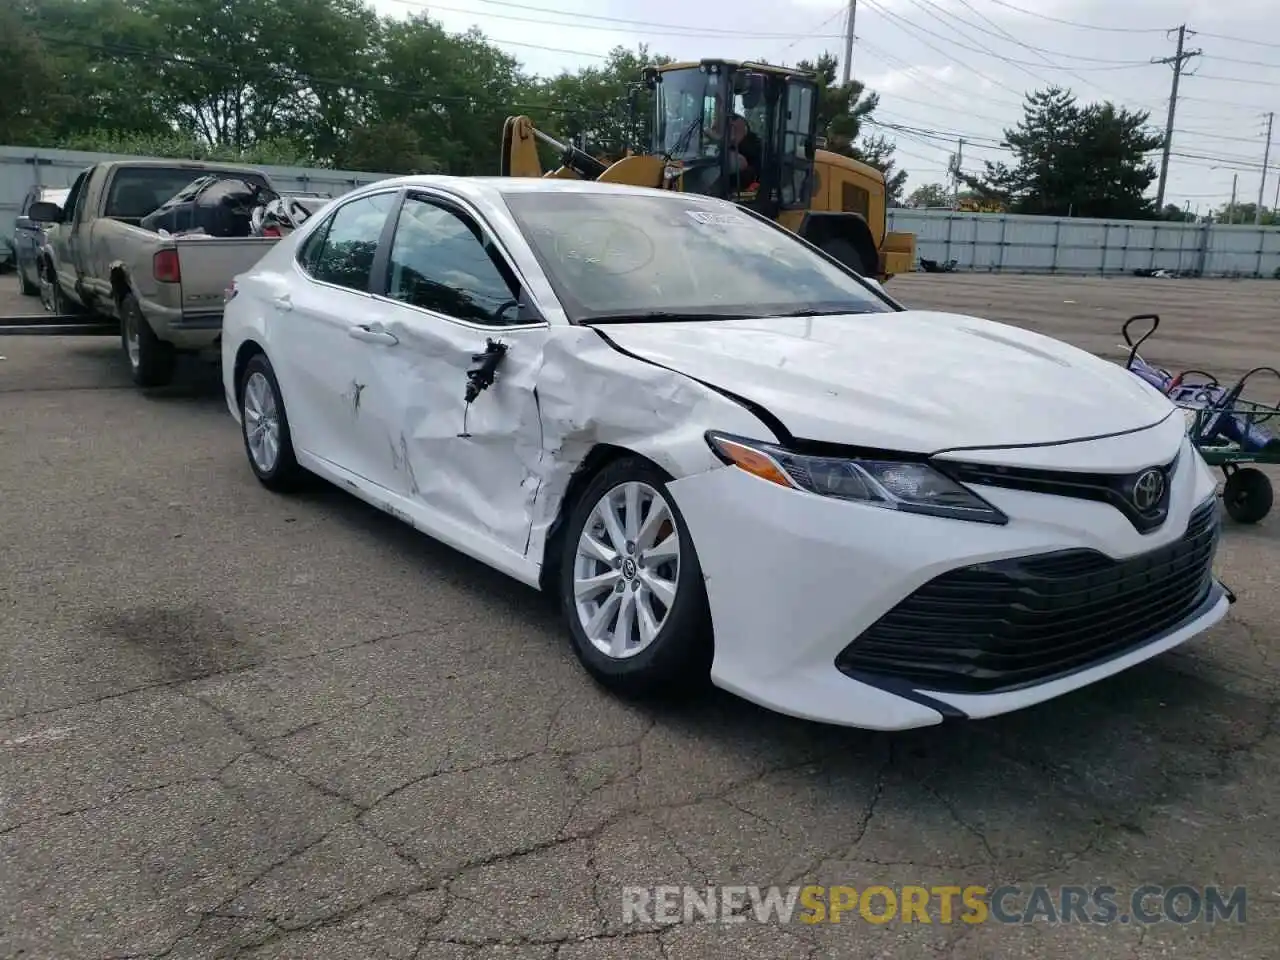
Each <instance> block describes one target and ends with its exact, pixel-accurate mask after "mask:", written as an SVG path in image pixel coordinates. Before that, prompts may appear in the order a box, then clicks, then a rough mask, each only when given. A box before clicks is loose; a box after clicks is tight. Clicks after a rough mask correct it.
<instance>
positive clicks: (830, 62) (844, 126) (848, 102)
mask: <svg viewBox="0 0 1280 960" xmlns="http://www.w3.org/2000/svg"><path fill="white" fill-rule="evenodd" d="M838 65H839V61H838V60H837V59H836V57H835V55H834V54H831V53H823V54H822V55H821V56H820V57H818V59H817V60H801V61H800V62H799V63H798V64H796V66H797V67H799V68H800V69H801V70H808V71H809V72H811V73H814V74H817V77H818V88H819V89H818V136H820V137H824V138H825V139H826V144H827V146H826V149H828V150H830V151H831V152H832V153H839V154H843V155H844V156H846V157H851V158H852V159H854V160H858V161H861V162H862V163H865V164H868V165H869V166H872V167H875V168H876V169H877V170H879V171H880V172H881V173H883V174H884V179H885V192H886V194H887V195H888V200H889V203H891V204H893V203H897V202H899V200H900V199H901V196H902V190H903V188H904V187H905V186H906V183H907V173H906V171H905V170H898V169H896V167H895V164H894V160H893V153H894V143H893V142H892V141H891V140H889V139H887V138H885V137H883V136H868V137H863V138H862V140H859V139H858V137H859V135H860V134H861V133H862V125H863V123H864V122H865V121H866V120H868V119H869V118H870V117H871V115H872V114H873V113H874V112H875V109H876V107H877V106H879V104H880V95H879V94H877V93H874V92H872V91H869V90H867V88H866V85H865V84H864V83H863V82H862V81H861V80H850V81H849V83H846V84H841V83H836V69H837V67H838Z"/></svg>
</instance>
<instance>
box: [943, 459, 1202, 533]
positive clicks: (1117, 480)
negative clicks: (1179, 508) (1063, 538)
mask: <svg viewBox="0 0 1280 960" xmlns="http://www.w3.org/2000/svg"><path fill="white" fill-rule="evenodd" d="M937 467H938V469H939V470H942V471H943V472H945V473H947V474H950V475H951V476H952V477H953V478H955V479H956V480H959V481H960V482H961V483H974V484H985V485H986V486H990V487H1005V488H1006V489H1010V490H1028V491H1030V492H1032V493H1049V494H1053V495H1055V496H1059V497H1073V498H1075V499H1078V500H1093V501H1096V502H1098V503H1109V504H1111V506H1113V507H1115V508H1116V509H1117V510H1119V511H1120V512H1121V513H1122V514H1124V515H1125V517H1126V518H1127V519H1128V521H1129V522H1130V523H1132V524H1133V525H1134V527H1135V528H1136V529H1137V530H1138V532H1139V533H1150V532H1151V531H1152V530H1155V529H1156V528H1157V527H1159V526H1160V525H1161V524H1162V523H1164V521H1165V519H1166V518H1167V517H1168V516H1169V492H1170V490H1171V489H1172V487H1173V476H1174V474H1175V473H1176V472H1177V468H1178V458H1177V457H1174V459H1173V460H1171V461H1170V462H1169V463H1166V464H1161V465H1159V466H1156V467H1151V468H1149V469H1153V470H1156V471H1158V472H1159V474H1160V479H1161V487H1160V496H1159V499H1158V500H1157V501H1156V502H1155V503H1154V504H1152V505H1151V506H1150V507H1148V508H1147V509H1139V507H1138V506H1137V505H1136V504H1135V503H1134V498H1133V490H1134V484H1135V483H1136V482H1137V480H1138V478H1139V477H1140V476H1142V474H1144V473H1146V472H1147V470H1139V471H1138V472H1137V473H1125V474H1117V473H1075V472H1070V471H1065V470H1035V469H1028V468H1026V467H1001V466H990V465H988V464H984V463H951V462H947V461H938V462H937Z"/></svg>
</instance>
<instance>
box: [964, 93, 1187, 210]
mask: <svg viewBox="0 0 1280 960" xmlns="http://www.w3.org/2000/svg"><path fill="white" fill-rule="evenodd" d="M1148 119H1149V114H1148V113H1146V112H1133V111H1129V110H1126V109H1124V108H1118V107H1116V106H1115V105H1114V104H1111V103H1100V104H1099V103H1091V104H1085V105H1081V104H1080V103H1079V102H1078V101H1077V100H1076V98H1075V96H1074V94H1072V93H1071V91H1069V90H1065V89H1063V88H1061V87H1050V88H1048V89H1046V90H1037V91H1035V92H1033V93H1030V94H1028V95H1027V98H1026V101H1025V103H1024V105H1023V119H1022V121H1021V122H1020V123H1019V124H1018V126H1017V127H1016V128H1014V129H1012V130H1006V131H1005V132H1004V142H1005V145H1006V146H1007V147H1008V148H1009V149H1010V150H1011V151H1012V152H1013V154H1014V157H1015V158H1016V160H1015V162H1014V163H1013V164H1012V165H1010V164H1006V163H1004V162H998V163H992V162H990V161H986V162H985V168H986V169H985V171H984V173H983V174H982V175H974V174H966V173H961V174H960V177H961V179H962V180H963V181H965V182H966V183H967V184H969V186H971V187H972V188H973V189H974V190H976V191H977V192H978V193H979V194H981V195H982V196H983V197H985V198H991V199H996V200H999V201H1002V202H1004V203H1005V204H1007V205H1008V208H1009V210H1010V211H1011V212H1013V213H1029V214H1040V215H1045V216H1077V217H1117V218H1129V219H1132V218H1142V217H1154V216H1156V211H1155V210H1154V208H1153V205H1152V203H1151V201H1150V200H1148V199H1147V198H1146V197H1145V196H1144V193H1145V192H1146V189H1147V188H1148V187H1149V186H1150V185H1151V184H1152V183H1153V182H1154V181H1155V179H1156V175H1157V174H1156V169H1155V167H1154V166H1153V164H1152V163H1151V161H1150V159H1149V154H1150V152H1151V151H1152V150H1155V149H1157V148H1158V147H1159V146H1160V145H1161V144H1162V143H1163V137H1162V136H1160V134H1158V133H1156V132H1155V131H1153V130H1152V129H1151V128H1150V127H1148V126H1147V121H1148Z"/></svg>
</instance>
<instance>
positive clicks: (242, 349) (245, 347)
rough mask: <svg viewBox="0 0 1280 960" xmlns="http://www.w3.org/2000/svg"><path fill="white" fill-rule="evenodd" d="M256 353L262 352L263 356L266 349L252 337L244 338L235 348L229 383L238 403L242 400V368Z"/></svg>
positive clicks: (265, 353)
mask: <svg viewBox="0 0 1280 960" xmlns="http://www.w3.org/2000/svg"><path fill="white" fill-rule="evenodd" d="M258 354H262V355H263V356H264V357H265V356H266V355H267V351H266V350H264V349H263V347H262V344H260V343H258V341H257V340H254V339H252V338H251V339H248V340H245V341H244V342H243V343H241V344H240V346H239V347H237V348H236V358H235V362H234V363H233V365H232V367H231V384H232V387H233V388H234V389H235V392H236V403H240V402H241V400H242V397H241V396H240V392H241V390H242V389H243V380H244V368H245V367H247V366H248V365H249V361H250V360H252V359H253V358H254V357H256V356H257V355H258ZM269 360H270V358H268V362H269Z"/></svg>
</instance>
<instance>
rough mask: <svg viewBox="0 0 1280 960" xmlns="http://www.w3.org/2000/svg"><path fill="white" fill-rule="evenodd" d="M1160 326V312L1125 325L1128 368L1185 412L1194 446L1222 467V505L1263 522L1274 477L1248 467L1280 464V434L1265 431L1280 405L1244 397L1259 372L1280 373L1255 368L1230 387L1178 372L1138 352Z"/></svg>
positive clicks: (1235, 515)
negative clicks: (1137, 329) (1133, 332)
mask: <svg viewBox="0 0 1280 960" xmlns="http://www.w3.org/2000/svg"><path fill="white" fill-rule="evenodd" d="M1142 321H1149V322H1150V323H1151V328H1150V329H1149V330H1147V332H1146V333H1144V334H1143V335H1142V336H1141V337H1139V338H1138V339H1137V341H1136V342H1135V341H1134V340H1133V338H1132V337H1130V335H1129V328H1130V327H1131V326H1133V324H1135V323H1139V322H1142ZM1159 328H1160V317H1159V316H1158V315H1156V314H1154V313H1140V314H1137V315H1135V316H1132V317H1130V318H1129V319H1128V320H1126V321H1125V323H1124V326H1123V327H1122V328H1121V333H1123V335H1124V344H1125V347H1127V348H1128V350H1129V357H1128V359H1127V360H1126V361H1125V369H1126V370H1128V371H1130V372H1131V373H1133V374H1134V375H1135V376H1138V377H1141V378H1142V379H1143V380H1145V381H1146V382H1147V383H1149V384H1151V386H1153V387H1155V388H1156V389H1157V390H1159V391H1160V392H1161V393H1163V394H1164V395H1165V396H1167V397H1168V398H1169V399H1170V400H1172V401H1173V402H1174V403H1175V404H1176V405H1177V406H1178V407H1179V408H1180V409H1181V410H1182V412H1183V416H1184V417H1186V421H1187V434H1188V435H1189V436H1190V438H1191V442H1192V444H1193V445H1194V446H1195V448H1196V450H1197V451H1198V452H1199V454H1200V456H1201V457H1203V458H1204V461H1205V462H1206V463H1207V464H1209V466H1211V467H1218V468H1219V469H1221V470H1222V473H1223V476H1225V477H1226V483H1225V484H1224V485H1223V489H1222V504H1223V506H1224V507H1225V508H1226V510H1227V515H1228V516H1230V517H1231V519H1233V520H1235V521H1236V522H1238V523H1257V522H1258V521H1259V520H1261V519H1262V518H1263V517H1265V516H1266V515H1267V514H1268V513H1270V512H1271V503H1272V499H1273V493H1272V488H1271V479H1270V478H1269V477H1268V476H1267V475H1266V474H1265V473H1263V472H1262V471H1261V470H1259V469H1258V468H1257V466H1246V464H1277V465H1280V436H1277V435H1274V434H1272V432H1271V431H1270V430H1268V429H1264V428H1263V427H1262V424H1264V423H1267V422H1268V421H1270V420H1272V419H1275V418H1278V417H1280V406H1277V405H1268V404H1263V403H1258V402H1256V401H1253V400H1245V399H1244V398H1243V396H1242V394H1243V393H1244V389H1245V387H1246V385H1247V384H1248V382H1249V379H1250V378H1251V377H1253V376H1254V375H1255V374H1258V373H1271V374H1274V375H1275V376H1276V377H1277V378H1280V370H1276V368H1275V367H1255V368H1254V369H1252V370H1250V371H1249V372H1248V373H1246V374H1245V375H1244V376H1243V377H1241V378H1240V379H1239V380H1237V381H1236V382H1235V384H1233V385H1231V386H1224V385H1223V384H1221V383H1219V382H1218V378H1217V377H1215V376H1213V375H1212V374H1208V373H1205V372H1204V371H1203V370H1185V371H1183V372H1182V373H1179V374H1177V375H1175V374H1172V373H1170V372H1169V371H1168V370H1165V369H1163V368H1162V367H1157V366H1155V365H1154V364H1151V363H1148V362H1147V361H1145V360H1143V359H1142V357H1141V356H1140V355H1139V354H1138V348H1139V347H1140V346H1142V344H1144V343H1145V342H1146V341H1147V340H1148V339H1149V338H1150V337H1151V335H1152V334H1153V333H1155V332H1156V330H1158V329H1159Z"/></svg>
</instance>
